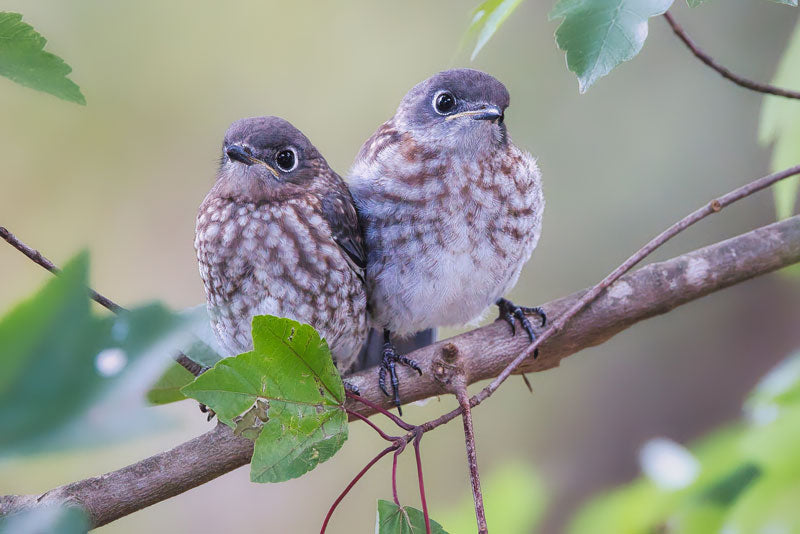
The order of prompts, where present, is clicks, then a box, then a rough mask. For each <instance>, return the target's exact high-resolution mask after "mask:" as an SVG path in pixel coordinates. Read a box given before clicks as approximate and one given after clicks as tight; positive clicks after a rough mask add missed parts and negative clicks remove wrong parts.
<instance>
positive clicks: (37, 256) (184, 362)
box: [0, 226, 209, 406]
mask: <svg viewBox="0 0 800 534" xmlns="http://www.w3.org/2000/svg"><path fill="white" fill-rule="evenodd" d="M0 237H2V238H3V239H5V240H6V241H7V242H8V244H9V245H11V246H12V247H14V248H15V249H17V250H19V251H20V252H22V253H23V254H24V255H25V256H26V257H27V258H28V259H30V260H31V261H33V262H34V263H35V264H37V265H40V266H42V267H44V268H45V269H47V270H48V271H49V272H51V273H53V274H54V275H58V274H60V273H61V269H59V268H58V266H57V265H56V264H55V263H53V262H52V261H50V260H48V259H47V258H45V257H44V255H42V253H41V252H39V251H38V250H36V249H34V248H32V247H29V246H28V245H26V244H25V243H23V242H22V241H20V239H19V238H18V237H17V236H15V235H14V234H12V233H11V232H10V231H9V230H8V229H7V228H5V227H4V226H0ZM89 296H90V297H91V298H92V300H93V301H95V302H96V303H98V304H99V305H101V306H103V307H104V308H106V309H107V310H109V311H111V312H113V313H116V314H118V315H119V314H120V313H122V312H125V311H128V310H127V309H125V308H124V307H122V306H120V305H119V304H117V303H116V302H114V301H113V300H111V299H110V298H108V297H105V296H103V295H101V294H100V293H98V292H97V291H95V290H94V289H92V288H89ZM173 359H174V360H175V361H176V362H178V363H179V364H180V365H181V367H183V368H184V369H186V370H187V371H189V372H190V373H192V375H194V376H200V375H201V374H203V373H205V372H206V371H208V369H209V368H208V367H206V366H204V365H201V364H199V363H197V362H195V361H194V360H192V359H191V358H189V357H188V356H186V355H185V354H184V353H183V352H178V353H177V354H176V355H175V356H174V357H173ZM201 406H202V405H201Z"/></svg>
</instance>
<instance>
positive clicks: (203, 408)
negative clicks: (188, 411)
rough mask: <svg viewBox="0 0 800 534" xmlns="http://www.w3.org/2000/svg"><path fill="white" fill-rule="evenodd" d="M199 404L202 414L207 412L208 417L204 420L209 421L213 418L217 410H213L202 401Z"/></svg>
mask: <svg viewBox="0 0 800 534" xmlns="http://www.w3.org/2000/svg"><path fill="white" fill-rule="evenodd" d="M199 404H200V411H201V412H203V413H204V414H208V416H207V417H208V418H207V419H206V421H211V420H212V419H214V416H215V415H217V412H215V411H214V410H212V409H211V408H209V407H208V406H206V405H205V404H203V403H202V402H201V403H199Z"/></svg>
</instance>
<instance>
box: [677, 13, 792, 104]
mask: <svg viewBox="0 0 800 534" xmlns="http://www.w3.org/2000/svg"><path fill="white" fill-rule="evenodd" d="M664 18H665V19H666V20H667V23H668V24H669V26H670V28H672V31H673V32H675V35H677V36H678V38H679V39H680V40H681V41H683V44H685V45H686V47H687V48H688V49H689V50H691V51H692V54H694V55H695V57H696V58H697V59H699V60H700V61H702V62H703V63H705V64H706V65H708V66H709V67H711V68H712V69H714V70H715V71H717V72H718V73H719V74H720V75H722V77H723V78H726V79H728V80H730V81H732V82H733V83H735V84H736V85H738V86H739V87H744V88H745V89H750V90H751V91H756V92H759V93H767V94H770V95H776V96H782V97H785V98H797V99H800V92H797V91H791V90H789V89H782V88H780V87H775V86H774V85H769V84H766V83H760V82H756V81H753V80H750V79H748V78H745V77H744V76H739V75H738V74H735V73H733V72H731V71H730V70H729V69H728V68H727V67H725V66H723V65H721V64H720V63H718V62H717V61H716V60H715V59H714V58H713V57H711V56H709V55H708V54H706V53H705V52H703V50H702V49H701V48H700V47H699V46H697V44H696V43H695V42H694V41H693V40H692V38H691V37H689V35H688V34H687V33H686V31H685V30H684V29H683V28H682V27H681V25H680V24H678V23H677V22H676V21H675V19H674V18H673V17H672V13H670V12H669V11H667V12H665V13H664Z"/></svg>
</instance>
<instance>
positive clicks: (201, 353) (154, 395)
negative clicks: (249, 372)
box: [147, 304, 222, 404]
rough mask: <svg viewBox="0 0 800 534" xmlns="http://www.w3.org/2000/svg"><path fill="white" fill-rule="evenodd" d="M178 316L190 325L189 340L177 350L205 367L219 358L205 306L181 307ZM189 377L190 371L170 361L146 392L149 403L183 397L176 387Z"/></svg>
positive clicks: (179, 388) (179, 387) (217, 344)
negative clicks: (181, 310)
mask: <svg viewBox="0 0 800 534" xmlns="http://www.w3.org/2000/svg"><path fill="white" fill-rule="evenodd" d="M181 316H182V317H184V318H185V319H186V320H187V322H188V324H190V325H191V331H190V333H189V337H190V339H191V342H190V343H188V344H187V346H186V347H183V348H181V352H183V354H185V355H186V356H187V357H188V358H189V359H190V360H192V361H194V362H196V363H199V364H201V365H203V366H205V367H213V366H214V364H216V363H217V362H218V361H220V360H221V359H222V356H220V352H222V349H221V347H220V346H219V342H218V341H217V339H216V336H215V334H214V332H213V330H211V321H210V320H209V317H208V312H207V310H206V305H205V304H203V305H201V306H195V307H193V308H189V309H187V310H184V311H183V312H181ZM192 380H194V376H193V375H192V374H191V373H190V372H188V371H187V370H186V369H184V368H183V367H182V366H181V365H180V364H178V363H174V362H173V363H172V364H171V365H170V366H169V367H168V368H167V369H166V370H165V371H164V374H163V375H162V376H161V377H160V378H159V379H158V380H157V381H156V383H155V384H153V386H152V387H151V389H150V391H148V392H147V400H148V401H149V402H150V403H151V404H169V403H171V402H178V401H182V400H186V396H185V395H184V394H183V393H181V391H180V390H181V388H182V387H183V386H185V385H187V384H189V383H191V382H192Z"/></svg>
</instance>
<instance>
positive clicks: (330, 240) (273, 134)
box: [195, 117, 367, 372]
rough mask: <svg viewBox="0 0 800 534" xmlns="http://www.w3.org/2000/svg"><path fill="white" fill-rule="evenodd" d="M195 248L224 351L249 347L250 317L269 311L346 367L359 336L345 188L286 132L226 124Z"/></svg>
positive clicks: (262, 123)
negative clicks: (321, 342) (301, 327)
mask: <svg viewBox="0 0 800 534" xmlns="http://www.w3.org/2000/svg"><path fill="white" fill-rule="evenodd" d="M195 249H196V250H197V260H198V262H199V264H200V276H201V277H202V279H203V283H204V284H205V289H206V296H207V299H208V310H209V314H210V316H211V323H212V326H213V328H214V331H215V332H216V334H217V337H218V338H219V340H220V343H221V344H222V346H223V347H224V349H225V350H226V351H227V352H228V354H227V355H235V354H240V353H242V352H246V351H248V350H251V349H252V346H253V341H252V338H251V333H250V328H251V325H250V323H251V321H252V318H253V316H254V315H264V314H270V315H276V316H278V317H288V318H290V319H294V320H296V321H299V322H301V323H307V324H310V325H311V326H313V327H314V328H316V329H317V331H319V333H320V335H321V336H323V337H324V338H325V339H326V340H327V342H328V346H329V347H330V349H331V353H332V354H333V358H334V361H335V362H336V365H337V367H338V369H339V370H340V372H344V371H346V370H347V369H348V368H350V366H351V365H352V363H353V362H354V360H355V358H356V356H357V355H358V352H359V350H360V349H361V346H362V345H363V344H364V342H365V340H366V337H367V318H366V292H365V286H364V268H365V266H366V254H365V252H364V243H363V238H362V236H361V232H360V230H359V227H358V219H357V216H356V211H355V208H354V206H353V199H352V197H351V196H350V192H349V191H348V189H347V186H346V185H345V183H344V182H343V181H342V179H341V178H340V177H339V176H338V175H337V174H336V173H335V172H333V170H331V168H330V167H329V166H328V163H327V162H326V161H325V159H324V158H323V157H322V155H321V154H320V153H319V151H317V149H316V148H315V147H314V145H312V144H311V141H309V140H308V138H306V136H305V135H303V134H302V133H301V132H300V131H299V130H297V129H296V128H295V127H294V126H292V125H291V124H289V123H288V122H287V121H285V120H283V119H280V118H278V117H256V118H250V119H242V120H239V121H237V122H234V123H233V124H232V125H231V127H230V128H229V129H228V132H227V133H226V134H225V141H224V143H223V146H222V161H221V164H220V167H219V172H218V173H217V181H216V183H215V184H214V187H213V188H212V189H211V191H210V192H209V193H208V195H207V196H206V198H205V200H204V201H203V203H202V205H201V206H200V211H199V213H198V215H197V229H196V237H195Z"/></svg>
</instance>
